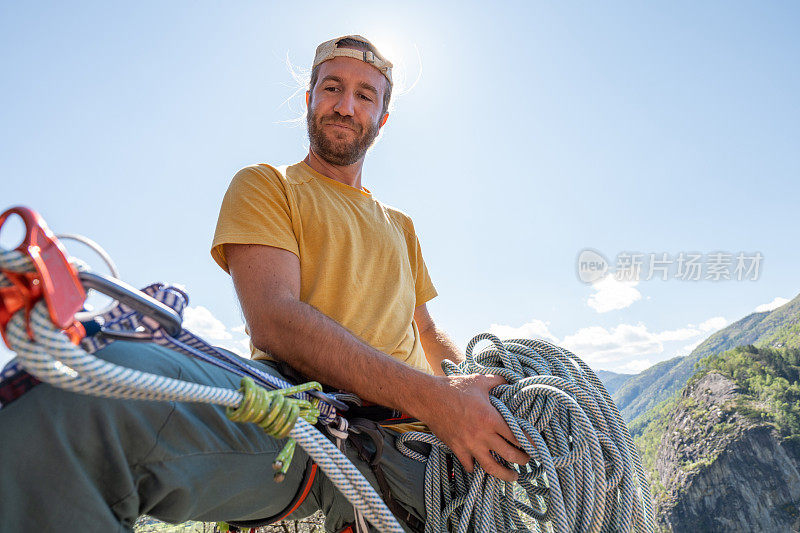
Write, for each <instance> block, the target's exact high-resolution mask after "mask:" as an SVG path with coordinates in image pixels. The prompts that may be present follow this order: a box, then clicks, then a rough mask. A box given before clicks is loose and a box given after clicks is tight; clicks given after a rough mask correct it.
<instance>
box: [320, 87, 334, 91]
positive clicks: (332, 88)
mask: <svg viewBox="0 0 800 533" xmlns="http://www.w3.org/2000/svg"><path fill="white" fill-rule="evenodd" d="M336 90H337V89H336V87H325V88H324V89H323V91H328V92H334V91H336Z"/></svg>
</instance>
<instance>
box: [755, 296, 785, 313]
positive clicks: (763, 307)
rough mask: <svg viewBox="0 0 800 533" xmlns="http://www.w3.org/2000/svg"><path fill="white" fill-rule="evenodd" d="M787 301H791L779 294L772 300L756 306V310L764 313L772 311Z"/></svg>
mask: <svg viewBox="0 0 800 533" xmlns="http://www.w3.org/2000/svg"><path fill="white" fill-rule="evenodd" d="M787 303H789V300H788V299H786V298H781V297H780V296H777V297H776V298H775V299H774V300H772V301H771V302H769V303H766V304H761V305H759V306H758V307H756V309H755V311H756V313H763V312H764V311H772V310H773V309H777V308H779V307H780V306H782V305H783V304H787Z"/></svg>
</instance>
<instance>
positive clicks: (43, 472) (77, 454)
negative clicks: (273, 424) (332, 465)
mask: <svg viewBox="0 0 800 533" xmlns="http://www.w3.org/2000/svg"><path fill="white" fill-rule="evenodd" d="M96 355H97V356H98V357H101V358H103V359H106V360H108V361H111V362H114V363H117V364H120V365H124V366H128V367H132V368H137V369H140V370H144V371H148V372H152V373H155V374H161V375H166V376H171V377H175V378H179V379H184V380H187V381H193V382H197V383H204V384H208V385H216V386H220V387H229V388H234V389H235V388H238V387H239V377H238V376H236V375H234V374H231V373H229V372H227V371H225V370H222V369H219V368H216V367H214V366H212V365H209V364H207V363H204V362H202V361H198V360H195V359H192V358H190V357H187V356H185V355H181V354H178V353H176V352H173V351H171V350H168V349H166V348H162V347H160V346H157V345H154V344H142V343H128V342H121V341H117V342H114V343H112V344H111V345H110V346H108V347H106V348H104V349H102V350H100V351H98V352H97V354H96ZM251 364H255V365H260V366H261V367H262V368H263V369H264V370H266V371H267V372H270V373H272V374H275V375H278V373H277V371H275V369H274V368H273V367H272V366H270V365H268V364H266V363H262V362H257V361H252V362H251ZM391 433H392V432H390V431H387V432H385V435H384V437H385V439H384V441H385V442H384V447H383V449H384V453H383V458H382V466H383V469H384V473H385V475H386V478H387V481H388V482H389V485H390V487H391V489H392V493H393V495H394V497H395V498H396V499H397V500H398V501H399V502H400V504H401V505H402V506H403V507H404V508H406V509H407V510H409V511H411V512H412V513H414V514H415V515H416V516H417V517H418V518H419V519H421V520H424V518H425V514H424V512H425V508H424V500H423V483H424V465H423V464H422V463H419V462H417V461H414V460H412V459H408V458H406V457H404V456H402V455H401V454H399V453H398V452H397V451H396V449H395V446H394V436H393V435H392V434H391ZM282 447H283V441H277V440H275V439H273V438H271V437H268V436H266V435H265V434H264V433H263V432H262V431H261V430H260V429H259V428H258V427H257V426H255V425H253V424H237V423H234V422H231V421H229V420H228V418H227V417H226V416H225V412H224V409H223V408H221V407H217V406H211V405H203V404H188V403H175V402H151V401H133V400H114V399H105V398H97V397H92V396H84V395H80V394H75V393H71V392H65V391H63V390H60V389H56V388H54V387H51V386H50V385H47V384H41V385H39V386H37V387H35V388H34V389H32V390H30V391H29V392H27V393H26V394H25V395H24V396H22V397H21V398H19V399H18V400H16V401H15V402H13V403H11V404H9V405H7V406H5V407H4V408H3V409H1V410H0V532H5V531H82V532H92V531H97V532H111V531H130V530H131V528H132V526H133V523H134V522H135V521H136V519H137V517H139V516H140V515H142V514H148V515H150V516H153V517H155V518H158V519H160V520H164V521H166V522H174V523H178V522H184V521H186V520H198V521H212V522H213V521H219V520H253V519H260V518H263V517H267V516H274V515H276V514H278V513H280V512H281V511H283V510H284V509H285V508H286V507H287V505H288V504H289V503H290V502H291V501H292V499H293V498H294V496H295V494H296V492H297V490H298V488H299V486H300V484H301V481H302V478H303V472H304V468H305V466H306V461H307V456H306V455H305V453H303V451H302V449H301V448H300V447H298V449H297V451H296V453H295V457H294V460H293V461H292V466H291V468H290V469H289V472H288V474H287V476H286V479H285V480H284V481H283V482H282V483H275V482H274V481H273V477H272V476H273V471H272V461H273V459H274V458H275V456H276V455H277V453H278V452H279V451H280V450H281V448H282ZM346 454H347V456H348V457H349V458H350V460H351V461H353V462H354V464H356V466H357V467H358V468H359V470H361V472H362V473H364V475H365V476H366V477H367V479H368V480H369V481H370V482H371V483H372V485H373V486H377V483H376V481H375V477H374V475H373V474H372V472H371V470H370V468H369V466H368V465H367V464H366V463H364V462H363V461H361V460H360V459H359V458H358V455H357V453H356V452H355V450H354V448H353V447H352V445H350V444H349V443H348V445H347V449H346ZM319 509H321V510H322V511H323V512H324V513H325V515H326V523H325V525H326V529H327V530H328V531H337V530H338V529H340V528H341V527H343V526H344V525H345V524H346V523H349V522H352V521H353V509H352V507H351V506H350V504H349V503H348V502H347V500H345V498H344V497H343V496H342V495H341V494H340V493H339V492H338V491H337V490H336V489H335V488H334V486H333V484H332V483H331V482H330V480H328V478H327V477H326V476H325V475H322V472H321V471H319V474H318V475H317V477H316V478H315V481H314V483H313V486H312V489H311V492H310V494H309V496H308V498H307V499H306V500H305V502H304V503H303V504H302V505H301V506H300V507H299V508H298V510H297V511H295V512H294V513H293V515H292V516H291V517H290V518H300V517H303V516H307V515H310V514H312V513H314V512H315V511H317V510H319Z"/></svg>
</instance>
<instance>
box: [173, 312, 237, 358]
mask: <svg viewBox="0 0 800 533" xmlns="http://www.w3.org/2000/svg"><path fill="white" fill-rule="evenodd" d="M183 327H185V328H186V329H188V330H189V331H191V332H192V333H194V334H195V335H199V336H200V337H202V338H204V339H206V340H207V341H209V342H210V343H211V344H213V345H215V346H221V347H222V348H225V349H228V350H230V351H232V352H235V353H237V354H239V355H241V356H242V357H250V338H249V337H248V336H247V335H246V334H245V332H244V324H240V325H238V326H236V327H233V328H227V327H226V326H225V324H223V323H222V321H221V320H220V319H218V318H217V317H215V316H214V314H213V313H212V312H211V311H209V310H208V309H207V308H205V307H203V306H201V305H198V306H197V307H187V308H186V309H184V310H183Z"/></svg>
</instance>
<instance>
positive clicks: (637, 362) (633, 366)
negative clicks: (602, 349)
mask: <svg viewBox="0 0 800 533" xmlns="http://www.w3.org/2000/svg"><path fill="white" fill-rule="evenodd" d="M656 362H657V361H654V360H652V359H634V360H633V361H630V362H628V363H625V364H624V365H621V366H618V367H617V368H616V369H615V370H614V371H615V372H620V373H622V374H638V373H639V372H641V371H642V370H647V369H648V368H650V367H651V366H653V365H654V364H656Z"/></svg>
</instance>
